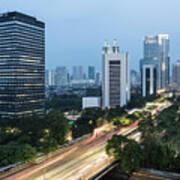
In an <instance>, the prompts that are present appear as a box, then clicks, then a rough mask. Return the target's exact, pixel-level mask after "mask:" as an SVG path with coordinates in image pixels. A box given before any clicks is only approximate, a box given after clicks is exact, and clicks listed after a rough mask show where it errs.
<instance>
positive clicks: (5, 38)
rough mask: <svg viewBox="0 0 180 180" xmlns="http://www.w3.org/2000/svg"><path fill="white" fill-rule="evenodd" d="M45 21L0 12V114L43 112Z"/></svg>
mask: <svg viewBox="0 0 180 180" xmlns="http://www.w3.org/2000/svg"><path fill="white" fill-rule="evenodd" d="M44 74H45V24H44V23H43V22H41V21H38V20H37V19H36V18H34V17H31V16H28V15H25V14H22V13H19V12H8V13H5V14H1V15H0V116H1V117H11V116H22V115H27V114H32V113H37V114H38V115H43V114H44V98H45V85H44V77H45V75H44Z"/></svg>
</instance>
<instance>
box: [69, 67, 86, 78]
mask: <svg viewBox="0 0 180 180" xmlns="http://www.w3.org/2000/svg"><path fill="white" fill-rule="evenodd" d="M72 75H73V80H83V79H84V71H83V67H82V66H73V74H72Z"/></svg>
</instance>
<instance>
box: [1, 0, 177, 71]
mask: <svg viewBox="0 0 180 180" xmlns="http://www.w3.org/2000/svg"><path fill="white" fill-rule="evenodd" d="M32 2H34V3H32ZM70 2H71V3H70ZM48 3H49V2H48V1H44V0H43V1H42V0H40V1H38V2H35V1H34V0H33V1H31V2H25V1H22V0H16V1H10V0H6V1H5V0H2V1H1V3H0V7H1V8H0V12H2V13H4V12H6V11H7V10H9V11H12V10H13V11H14V10H16V11H20V12H23V13H25V14H30V15H33V16H35V17H39V18H40V19H42V20H43V21H45V22H46V24H47V30H46V35H48V36H47V38H46V46H47V47H46V60H47V61H46V62H47V66H46V68H48V69H52V68H55V67H56V66H62V65H64V66H67V67H69V64H71V65H76V64H79V65H83V66H85V64H86V63H87V61H88V62H91V64H92V65H95V66H96V69H97V70H99V71H100V70H101V56H100V55H99V51H100V50H101V46H102V44H103V41H104V40H105V39H107V40H110V39H113V38H117V39H118V41H119V42H120V44H121V47H120V50H122V49H123V50H125V51H128V52H129V53H130V54H131V62H132V63H131V64H132V65H131V69H135V70H139V59H141V58H142V52H143V48H142V39H143V37H144V36H146V35H147V36H148V35H155V34H159V33H167V34H169V36H170V39H171V42H170V43H171V59H172V63H173V62H175V61H176V60H177V59H179V52H178V46H180V33H179V32H178V29H179V25H178V24H177V23H176V17H177V16H178V15H179V12H178V9H177V8H178V5H180V2H179V1H177V0H175V1H174V3H171V2H164V1H162V0H159V1H158V2H157V1H155V0H153V1H151V2H149V3H147V2H144V1H143V0H138V1H136V4H135V3H130V1H129V0H127V1H126V2H117V1H116V0H113V2H112V1H111V2H104V1H103V4H102V2H101V1H98V2H95V1H86V2H83V1H82V0H78V2H76V3H74V2H73V1H68V2H62V1H54V3H53V4H51V6H52V8H53V12H52V11H51V8H47V7H48V5H49V4H48ZM69 4H70V5H69ZM154 4H156V6H154ZM95 5H96V6H95ZM39 7H42V8H39ZM154 7H156V9H155V8H154ZM159 10H161V14H159ZM167 11H168V12H169V13H167ZM125 12H126V13H125ZM152 12H153V13H152ZM92 14H93V15H92ZM134 14H136V16H134ZM142 14H143V16H142ZM104 17H106V18H104ZM55 27H56V28H55ZM72 29H73V31H72ZM104 29H106V30H104ZM132 29H133V30H132Z"/></svg>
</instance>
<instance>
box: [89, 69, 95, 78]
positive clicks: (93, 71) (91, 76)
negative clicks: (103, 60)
mask: <svg viewBox="0 0 180 180" xmlns="http://www.w3.org/2000/svg"><path fill="white" fill-rule="evenodd" d="M88 79H91V80H95V67H94V66H89V67H88Z"/></svg>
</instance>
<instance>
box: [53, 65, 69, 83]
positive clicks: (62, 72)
mask: <svg viewBox="0 0 180 180" xmlns="http://www.w3.org/2000/svg"><path fill="white" fill-rule="evenodd" d="M55 85H56V86H67V85H68V70H67V68H66V67H64V66H62V67H57V68H56V71H55Z"/></svg>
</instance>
